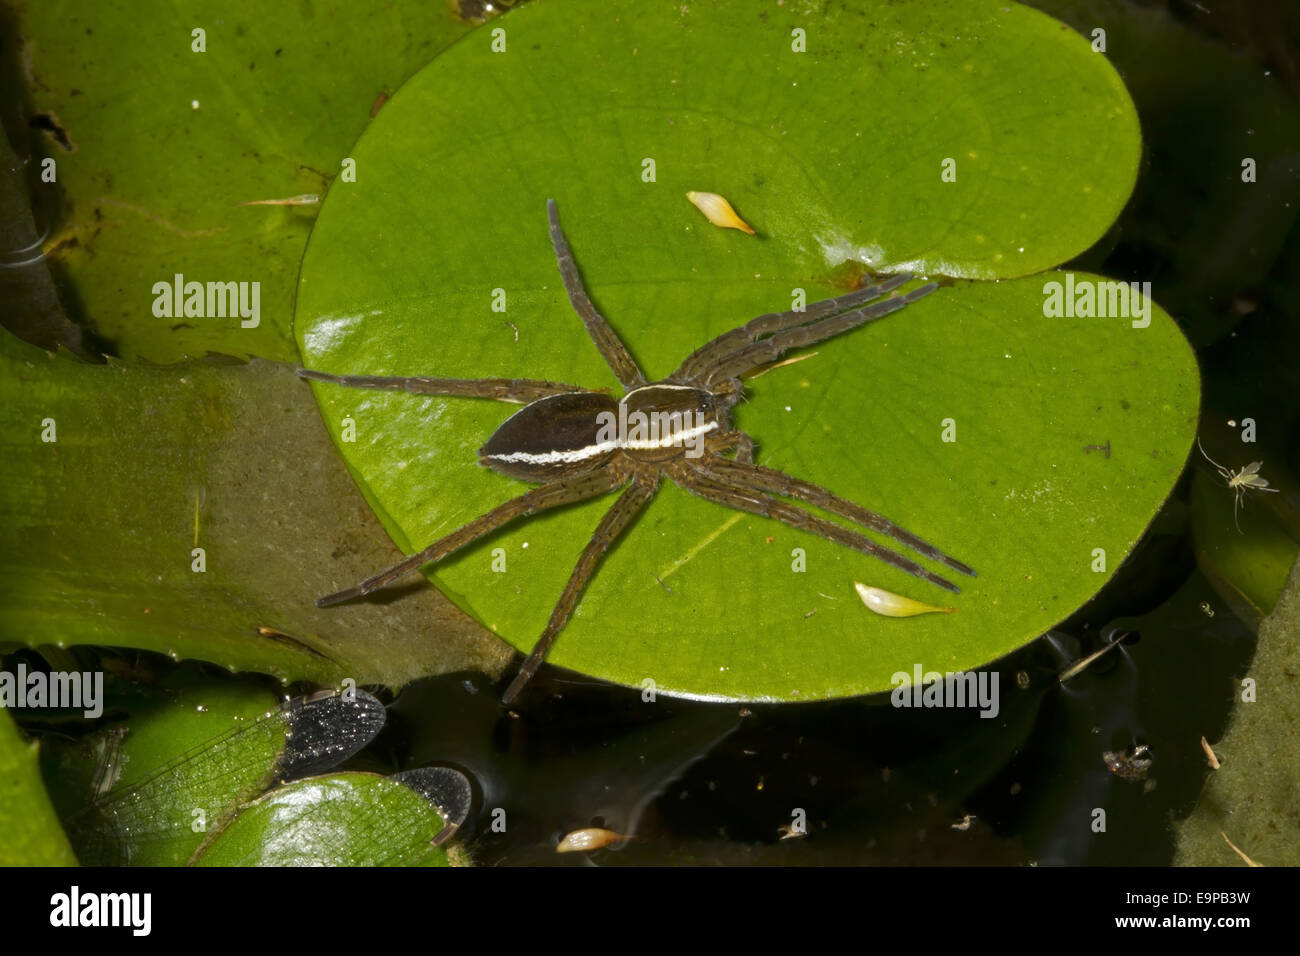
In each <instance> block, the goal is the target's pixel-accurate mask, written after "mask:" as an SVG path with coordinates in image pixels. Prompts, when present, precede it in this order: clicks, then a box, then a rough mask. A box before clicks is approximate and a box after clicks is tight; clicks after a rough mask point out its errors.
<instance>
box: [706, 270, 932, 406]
mask: <svg viewBox="0 0 1300 956" xmlns="http://www.w3.org/2000/svg"><path fill="white" fill-rule="evenodd" d="M937 288H939V286H938V285H937V284H935V283H933V282H931V283H928V284H926V285H923V286H921V287H920V288H919V289H913V290H912V291H911V292H909V293H907V294H906V295H895V296H890V297H889V298H888V299H883V300H882V301H880V302H873V303H872V304H871V305H867V306H863V307H861V308H857V309H853V310H851V311H849V312H844V313H841V314H839V315H834V316H831V317H830V318H829V319H822V320H821V321H819V322H813V323H812V324H811V325H801V326H799V327H797V328H793V329H786V330H785V331H783V332H777V333H776V334H775V335H773V336H771V337H770V338H766V339H762V340H760V341H758V342H755V343H753V344H752V345H747V346H744V347H743V348H739V349H737V350H736V351H734V352H731V353H730V354H728V355H724V356H721V357H720V358H718V360H717V361H715V362H714V363H713V364H712V365H711V366H710V367H709V368H707V369H704V370H703V371H702V372H700V376H699V377H700V380H701V381H703V382H704V384H705V386H706V387H707V386H708V385H709V384H711V383H713V382H716V381H719V380H721V379H728V378H737V377H739V376H741V375H743V374H744V373H745V372H747V371H748V370H749V369H751V368H753V367H754V366H755V365H762V364H763V363H765V362H773V361H776V359H778V358H780V357H781V355H783V354H784V353H786V352H788V351H790V349H798V348H803V347H804V346H807V345H816V344H817V343H818V342H824V341H825V340H826V339H829V338H832V337H834V336H836V335H840V334H841V333H843V332H847V331H849V330H850V329H856V328H857V327H858V326H860V325H866V324H867V323H868V322H871V321H872V320H874V319H879V318H883V317H884V316H886V315H889V314H890V313H891V312H897V311H898V310H899V309H902V308H905V307H906V306H908V305H911V304H912V303H913V302H915V301H916V300H917V299H920V298H923V297H925V296H927V295H929V294H930V293H931V292H933V291H934V290H935V289H937Z"/></svg>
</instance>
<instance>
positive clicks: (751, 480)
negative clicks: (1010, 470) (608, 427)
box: [699, 455, 975, 577]
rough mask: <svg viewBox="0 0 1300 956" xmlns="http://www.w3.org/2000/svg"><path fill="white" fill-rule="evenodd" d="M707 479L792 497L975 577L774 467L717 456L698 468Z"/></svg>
mask: <svg viewBox="0 0 1300 956" xmlns="http://www.w3.org/2000/svg"><path fill="white" fill-rule="evenodd" d="M699 467H700V469H701V470H703V471H705V472H706V473H707V474H708V475H709V476H710V477H712V478H715V479H717V480H719V481H721V482H724V483H726V484H730V485H741V486H743V487H746V488H750V489H753V490H756V491H766V492H770V493H772V494H776V495H783V496H785V497H788V498H793V499H795V500H796V501H801V502H804V503H805V504H810V505H812V506H813V507H815V508H821V509H822V510H824V511H829V512H830V513H831V514H836V515H839V516H840V517H841V518H848V519H849V520H850V521H852V522H854V523H855V524H859V525H861V526H862V527H864V528H870V529H871V530H872V531H878V532H880V533H881V534H884V535H888V536H889V537H891V538H893V539H894V540H895V541H897V542H899V543H900V544H903V545H906V546H907V547H908V548H911V549H912V550H913V551H915V552H916V553H917V554H920V555H923V556H925V557H927V558H929V559H930V560H931V561H938V562H939V563H940V564H944V565H947V566H948V567H950V568H952V569H953V570H954V571H958V572H960V573H962V574H967V575H970V576H971V577H974V576H975V569H974V568H972V567H971V566H970V565H968V564H965V563H963V562H961V561H958V560H957V559H956V558H952V557H949V556H948V555H946V554H944V553H943V552H942V551H940V550H939V549H938V548H936V547H935V546H934V545H932V544H929V543H928V542H926V541H923V540H921V539H920V538H918V537H917V536H916V535H914V534H912V533H911V532H910V531H906V530H904V529H903V528H900V527H899V526H898V525H896V524H894V522H892V521H890V520H889V519H888V518H886V517H885V516H884V515H882V514H877V513H876V512H874V511H870V510H868V509H866V508H864V507H862V506H861V505H858V504H855V503H854V502H852V501H848V500H847V499H844V498H841V497H839V496H838V495H835V494H832V493H831V492H829V491H827V490H826V489H825V488H823V487H821V485H814V484H813V483H812V482H810V481H803V480H801V479H799V478H795V477H794V476H793V475H787V474H786V473H785V472H783V471H777V470H776V469H775V468H766V467H764V466H763V465H755V464H753V463H752V462H743V461H741V459H740V456H739V455H737V456H736V458H735V460H728V459H726V458H722V457H720V456H718V457H713V458H708V459H705V460H704V461H703V462H702V463H701V464H700V465H699Z"/></svg>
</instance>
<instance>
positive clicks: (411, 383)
mask: <svg viewBox="0 0 1300 956" xmlns="http://www.w3.org/2000/svg"><path fill="white" fill-rule="evenodd" d="M298 377H299V378H305V379H310V380H311V381H313V382H329V383H330V384H332V385H346V386H348V387H349V388H381V389H387V390H388V391H393V392H411V393H413V394H416V395H458V396H461V397H463V398H495V399H496V400H497V401H499V402H514V403H515V404H519V405H523V404H527V403H528V402H535V401H537V399H539V398H545V397H546V396H548V395H565V394H570V393H573V392H590V391H592V389H589V388H583V387H581V386H580V385H565V384H563V383H561V382H544V381H540V380H538V379H531V378H425V377H423V376H410V377H408V376H385V375H330V374H329V373H328V372H317V371H315V370H313V369H309V368H300V369H298Z"/></svg>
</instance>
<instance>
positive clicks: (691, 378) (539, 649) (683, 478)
mask: <svg viewBox="0 0 1300 956" xmlns="http://www.w3.org/2000/svg"><path fill="white" fill-rule="evenodd" d="M546 209H547V215H548V218H549V221H550V234H551V244H552V245H553V246H554V248H555V258H556V260H557V261H558V263H559V268H560V275H561V277H562V278H563V280H564V288H565V290H566V291H567V292H568V294H569V301H570V302H571V303H572V304H573V308H574V310H575V311H576V312H577V313H578V316H579V317H580V318H581V319H582V321H583V324H584V325H585V326H586V327H587V333H588V334H589V335H590V336H591V339H592V341H593V342H594V343H595V345H596V348H597V350H598V351H599V352H600V354H601V356H602V357H603V358H604V359H605V361H606V362H607V363H608V364H609V367H610V368H611V369H613V371H614V374H615V376H616V377H617V378H618V380H619V382H621V383H622V385H623V388H624V389H626V394H625V395H624V396H623V397H622V398H621V399H615V398H613V397H612V396H610V395H608V394H606V393H605V392H603V391H595V390H592V389H587V388H582V387H581V386H577V385H563V384H559V383H556V382H546V381H538V380H535V379H501V378H479V379H448V378H424V377H415V378H411V377H380V376H370V375H330V374H326V373H324V372H316V371H312V370H310V369H299V370H298V374H299V375H300V376H302V377H303V378H307V379H312V380H314V381H318V382H328V383H331V384H334V385H346V386H350V387H353V388H380V389H390V390H396V391H404V392H412V393H415V394H421V395H456V396H463V397H470V398H493V399H496V400H498V401H503V402H515V403H518V404H524V408H523V409H521V410H520V411H518V412H516V413H515V414H514V415H512V416H511V417H510V418H508V419H507V420H506V421H505V422H504V423H503V424H502V425H501V426H500V427H499V428H498V429H497V430H496V431H495V432H494V433H493V434H492V436H491V437H490V438H489V439H488V440H487V443H486V444H484V445H483V447H482V448H480V449H479V452H478V456H479V464H480V465H482V466H484V467H487V468H491V469H493V470H494V471H498V472H500V473H502V474H504V475H507V476H509V477H511V478H517V479H519V480H520V481H524V482H529V483H532V484H536V485H539V486H540V487H536V488H533V489H532V490H530V491H527V492H525V493H524V494H522V495H520V496H519V497H517V498H513V499H511V500H509V501H507V502H505V503H504V504H501V505H498V506H497V507H496V508H493V509H492V510H491V511H489V512H487V513H486V514H484V515H481V516H479V517H478V518H475V519H474V520H473V521H470V522H469V523H468V524H466V525H463V526H462V527H460V528H458V529H456V530H455V531H453V532H451V533H450V534H448V535H446V536H444V537H442V538H439V539H438V540H437V541H435V542H433V544H431V545H429V546H428V547H427V548H425V549H424V550H423V551H420V552H419V553H417V554H413V555H411V556H410V557H408V558H406V559H405V560H403V561H401V562H399V563H397V564H395V565H393V566H392V567H390V568H387V569H385V570H383V571H380V572H378V573H377V574H375V575H373V576H372V577H369V578H367V579H366V580H364V581H362V582H361V583H360V584H358V585H356V586H355V587H351V588H347V589H345V590H342V591H338V592H336V593H334V594H329V595H326V596H325V597H323V598H320V599H319V600H318V601H317V602H316V604H317V605H318V606H320V607H328V606H330V605H333V604H338V603H340V602H343V601H348V600H351V599H353V598H357V597H360V596H362V595H365V594H370V593H371V592H373V591H375V590H378V589H379V588H382V587H384V586H385V585H387V584H389V583H390V582H392V581H395V580H396V579H398V578H399V577H401V576H403V575H405V574H407V573H409V572H411V571H414V570H416V569H417V568H419V567H420V566H421V565H423V564H428V563H430V562H434V561H440V560H442V559H443V558H445V557H447V555H449V554H452V553H453V552H455V551H457V550H459V549H460V548H463V547H464V546H465V545H467V544H469V543H470V542H472V541H475V540H477V539H479V538H481V537H483V536H484V535H486V534H488V533H489V532H492V531H494V530H496V529H497V528H499V527H501V526H502V525H504V524H506V523H507V522H509V521H513V520H514V519H516V518H521V517H525V516H527V515H532V514H535V513H537V512H539V511H543V510H545V509H548V508H557V507H560V506H562V505H567V504H572V503H573V502H577V501H583V500H586V499H588V498H595V497H597V496H599V495H604V494H607V493H609V492H611V491H614V490H615V489H618V488H624V487H626V490H625V491H623V493H622V494H621V495H620V496H619V497H618V499H617V500H616V501H615V502H614V504H613V505H611V506H610V508H609V510H608V511H606V512H605V515H604V517H603V518H601V520H600V523H599V524H598V525H597V526H596V530H595V532H594V533H593V534H592V536H591V540H590V541H589V542H588V543H587V546H586V547H585V548H584V549H583V551H582V554H581V555H580V556H579V557H578V562H577V564H576V566H575V567H574V569H573V572H572V574H571V575H570V576H569V581H568V584H567V585H566V586H565V588H564V591H563V593H561V595H560V598H559V600H558V601H557V602H556V604H555V608H554V610H553V611H552V612H551V616H550V619H549V620H548V621H547V623H546V628H545V630H543V631H542V635H541V637H540V638H539V639H538V641H537V644H536V645H535V646H534V647H533V650H532V653H530V654H529V655H528V657H527V658H526V659H525V660H524V663H523V665H522V666H521V667H520V669H519V672H518V674H517V675H516V676H515V678H514V680H513V681H512V682H511V683H510V686H509V687H508V688H507V689H506V692H505V695H504V697H503V698H502V701H503V703H505V704H507V705H508V704H510V703H511V702H513V701H514V699H515V698H516V697H517V696H518V695H519V693H520V691H522V690H523V688H524V687H525V685H526V684H527V683H528V681H529V680H530V679H531V678H532V676H533V674H534V673H536V671H537V668H538V667H540V666H541V663H542V661H543V660H544V659H545V658H546V654H547V652H548V651H549V650H550V648H551V645H552V644H553V643H554V642H555V639H556V637H557V636H558V635H559V633H560V631H561V629H562V628H563V627H564V625H565V623H566V622H567V621H568V619H569V616H570V614H572V612H573V609H574V607H575V605H576V604H577V603H578V598H579V597H580V596H581V594H582V591H583V588H584V587H585V586H586V584H587V582H588V581H589V580H590V579H591V577H592V575H593V573H594V572H595V570H596V565H597V563H598V562H599V560H600V558H601V556H602V555H603V554H604V553H605V551H606V550H608V549H609V547H610V546H611V545H612V544H613V543H614V541H615V539H616V538H618V536H619V534H620V533H622V531H623V530H624V529H625V528H626V527H627V526H628V524H629V523H630V522H631V521H632V519H633V518H635V517H636V515H637V514H638V513H639V512H640V511H641V510H642V509H643V508H645V506H646V505H647V504H649V502H650V500H651V499H652V498H653V497H654V495H655V492H656V491H657V490H658V488H659V484H660V482H661V481H662V480H663V479H664V478H667V479H668V480H669V481H672V482H673V483H675V484H677V485H679V486H681V487H682V488H685V489H686V490H687V491H689V492H691V493H692V494H695V495H698V496H699V497H701V498H703V499H705V500H706V501H712V502H715V503H717V504H720V505H725V506H726V507H728V508H735V509H737V510H739V511H745V512H749V513H751V514H757V515H763V516H764V517H768V518H774V519H775V520H777V521H780V522H782V523H784V524H787V525H789V526H790V527H792V528H798V529H800V530H802V531H809V532H812V533H813V534H815V535H818V536H820V537H822V538H825V539H827V540H829V541H833V542H835V543H836V544H840V545H843V546H845V547H847V548H852V549H853V550H855V551H860V552H861V553H863V554H869V555H872V556H874V557H876V558H879V559H880V560H882V561H885V562H887V563H888V564H892V565H893V566H894V567H896V568H901V569H902V570H904V571H906V572H907V573H908V574H912V575H915V576H916V577H918V578H923V579H925V580H926V581H929V582H931V583H932V584H937V585H938V586H939V587H942V588H946V589H947V590H949V591H958V590H959V588H958V587H957V586H956V585H955V584H953V583H951V582H950V581H948V580H946V579H944V578H942V577H940V576H939V575H937V574H935V573H934V572H932V571H930V570H927V569H926V568H924V567H922V566H921V565H920V564H918V563H916V562H915V561H913V560H912V559H910V558H907V557H904V556H903V555H901V554H897V553H895V552H894V551H891V550H889V549H888V548H885V547H882V546H881V545H879V544H876V543H875V542H874V541H872V540H871V539H869V538H867V537H866V536H864V535H862V534H860V533H859V532H857V531H852V530H850V529H848V528H845V527H843V526H842V525H839V524H836V523H834V522H832V521H828V520H826V519H824V518H820V517H818V516H817V515H814V514H811V513H809V512H808V511H805V510H804V509H802V508H800V507H797V506H796V505H794V504H791V503H790V502H788V501H783V500H781V499H782V498H789V499H793V500H794V501H797V502H801V503H803V504H807V505H812V506H814V507H817V508H820V509H823V510H825V511H828V512H830V513H831V514H835V515H838V516H840V517H841V518H846V519H848V520H849V521H851V522H853V523H854V524H857V525H859V526H861V527H863V528H867V529H870V530H872V531H875V532H878V533H880V534H883V535H886V536H888V537H890V538H893V539H894V540H895V541H897V542H899V543H901V544H903V545H905V546H906V547H908V548H910V549H911V550H912V551H914V552H916V553H917V554H919V555H921V556H923V557H925V558H929V559H930V560H932V561H936V562H938V563H940V564H943V565H946V566H947V567H949V568H952V569H953V570H955V571H959V572H961V573H962V574H969V575H973V574H974V573H975V572H974V571H973V570H972V569H971V568H970V567H968V566H967V565H965V564H963V563H962V562H960V561H957V560H955V559H953V558H950V557H948V556H947V555H946V554H944V553H943V552H941V551H939V550H938V549H937V548H935V547H933V546H932V545H929V544H926V543H925V542H924V541H922V540H921V539H920V538H918V537H917V536H916V535H914V534H911V533H910V532H907V531H904V530H903V529H902V528H900V527H898V525H896V524H894V523H893V522H892V521H890V520H889V519H887V518H885V517H883V516H882V515H879V514H876V513H875V512H873V511H868V510H867V509H866V508H863V507H861V506H860V505H856V504H854V503H853V502H851V501H846V500H845V499H843V498H839V497H837V496H836V495H834V494H832V493H831V492H829V491H827V490H826V489H825V488H821V487H819V486H817V485H814V484H811V483H809V482H806V481H801V480H799V479H798V478H794V477H792V476H790V475H787V474H785V473H783V472H780V471H777V470H775V469H773V468H766V467H764V466H762V465H758V464H755V463H754V443H753V441H752V440H751V439H750V437H749V436H748V435H746V434H745V433H744V432H742V431H739V430H737V429H735V428H733V427H732V425H731V416H730V412H731V408H732V407H733V406H734V405H735V404H736V403H737V402H738V401H740V399H741V396H742V394H743V386H742V384H741V378H742V377H743V376H746V375H748V374H751V373H753V372H754V371H755V370H756V369H758V368H759V367H761V366H764V365H766V364H767V363H770V362H774V361H776V360H777V359H778V358H779V357H780V356H781V355H783V354H784V353H786V352H788V351H790V350H791V349H797V348H802V347H804V346H808V345H813V344H816V343H818V342H822V341H824V340H826V339H829V338H831V337H833V336H836V335H840V334H841V333H843V332H848V331H849V330H850V329H855V328H857V327H858V326H861V325H865V324H866V323H867V322H871V321H873V320H875V319H879V318H881V317H883V316H886V315H888V314H890V313H891V312H897V311H898V310H899V309H902V308H904V307H905V306H907V305H908V304H910V303H912V302H915V301H916V300H917V299H920V298H921V297H922V296H926V295H929V294H930V293H931V292H933V291H934V290H935V288H936V286H935V284H934V283H930V284H928V285H924V286H921V287H920V288H918V289H915V290H913V291H911V292H908V293H906V294H901V295H890V293H891V292H893V291H894V290H895V289H897V288H898V287H899V286H901V285H903V283H905V282H907V281H908V280H909V279H911V278H912V276H911V274H910V273H903V274H900V275H896V276H893V277H891V278H889V279H885V280H884V281H882V282H879V283H876V284H874V285H869V286H867V287H866V288H863V289H859V290H857V291H855V292H850V293H849V294H847V295H842V296H839V297H838V298H834V299H826V300H824V301H822V302H817V303H815V304H813V305H811V306H808V307H807V308H806V309H803V310H792V311H790V312H782V313H779V314H777V313H771V314H767V315H761V316H759V317H758V318H756V319H753V320H751V321H750V322H747V323H746V324H744V325H742V326H740V327H739V328H736V329H733V330H732V331H730V332H727V333H725V334H723V335H720V336H718V337H717V338H715V339H713V340H712V341H711V342H708V343H706V344H705V345H703V346H701V347H700V348H698V349H696V350H695V351H694V352H692V353H691V354H690V355H689V356H688V357H687V359H686V361H684V362H683V363H682V365H681V367H680V368H678V369H677V371H675V372H673V373H672V374H671V375H669V376H668V377H667V378H665V379H661V380H660V381H657V382H647V381H646V376H645V373H643V372H642V371H641V369H640V368H639V367H638V366H637V364H636V362H635V361H633V359H632V356H631V355H630V354H629V353H628V351H627V348H626V347H625V346H624V345H623V343H622V341H621V340H620V339H619V338H618V336H617V335H616V334H615V333H614V330H613V329H612V328H611V327H610V325H609V323H608V322H606V321H605V319H604V317H603V316H602V315H601V314H600V313H599V312H598V311H596V307H595V306H594V305H593V304H592V301H591V298H590V297H589V296H588V295H587V292H586V289H585V288H584V287H583V284H582V279H581V277H580V276H579V274H578V267H577V265H576V264H575V262H574V260H573V253H572V251H571V250H570V249H569V243H568V240H567V239H566V238H565V236H564V232H563V230H562V229H561V228H560V220H559V214H558V212H557V211H556V206H555V200H553V199H552V200H549V201H548V202H547V204H546ZM882 297H883V298H882ZM628 425H631V428H630V429H629V428H628V427H627V426H628ZM724 452H732V453H733V457H726V456H725V455H724V454H723V453H724Z"/></svg>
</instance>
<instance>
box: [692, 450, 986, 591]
mask: <svg viewBox="0 0 1300 956" xmlns="http://www.w3.org/2000/svg"><path fill="white" fill-rule="evenodd" d="M674 464H676V465H677V466H678V467H675V468H672V470H671V471H670V472H669V474H670V475H671V477H672V479H673V481H675V482H676V483H677V484H679V485H681V486H682V487H683V488H685V489H686V490H687V491H689V492H691V494H694V495H698V496H699V497H701V498H703V499H704V500H705V501H712V502H715V503H717V504H720V505H725V506H726V507H728V508H735V509H736V510H737V511H747V512H749V513H750V514H756V515H762V516H763V517H765V518H775V519H776V520H777V521H780V522H781V523H782V524H786V525H789V526H790V527H791V528H797V529H799V530H800V531H809V532H811V533H812V534H815V535H817V536H818V537H821V538H825V539H826V540H828V541H834V542H835V543H836V544H842V545H844V547H846V548H852V549H853V550H854V551H860V552H861V553H863V554H869V555H871V556H872V557H874V558H879V559H880V560H881V561H884V562H885V563H886V564H892V565H893V566H894V567H896V568H899V569H900V570H903V571H906V572H907V573H908V574H911V575H913V576H914V577H918V578H923V579H924V580H926V581H929V582H930V583H931V584H937V585H938V586H939V587H941V588H944V589H945V590H948V591H952V592H954V593H960V592H961V588H959V587H957V585H955V584H953V583H952V582H951V581H947V580H945V579H944V578H941V577H939V575H937V574H935V573H933V572H932V571H927V570H926V569H925V568H923V567H921V566H920V565H919V564H917V563H916V562H915V561H912V560H910V559H908V558H905V557H903V556H902V555H901V554H896V553H895V552H893V551H890V550H889V549H888V548H884V547H881V546H880V545H878V544H876V543H875V542H874V541H872V540H871V539H870V538H867V537H865V536H864V535H861V534H858V533H857V532H856V531H850V530H848V529H847V528H842V527H840V526H839V525H837V524H835V523H834V522H831V521H827V520H825V519H824V518H818V517H817V516H816V515H811V514H809V513H808V512H806V511H803V510H801V509H799V508H796V507H794V506H793V505H790V504H787V503H786V502H784V501H781V500H779V499H777V498H773V497H772V496H771V495H767V494H763V493H762V492H760V491H752V490H750V489H748V488H742V487H739V486H737V485H734V484H731V483H729V482H725V481H720V480H717V479H716V478H715V477H713V476H711V475H710V474H708V472H706V471H705V470H703V469H702V468H701V466H700V465H699V464H698V463H696V462H695V461H691V460H688V459H683V461H682V462H680V463H674ZM682 465H684V466H685V467H682Z"/></svg>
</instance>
